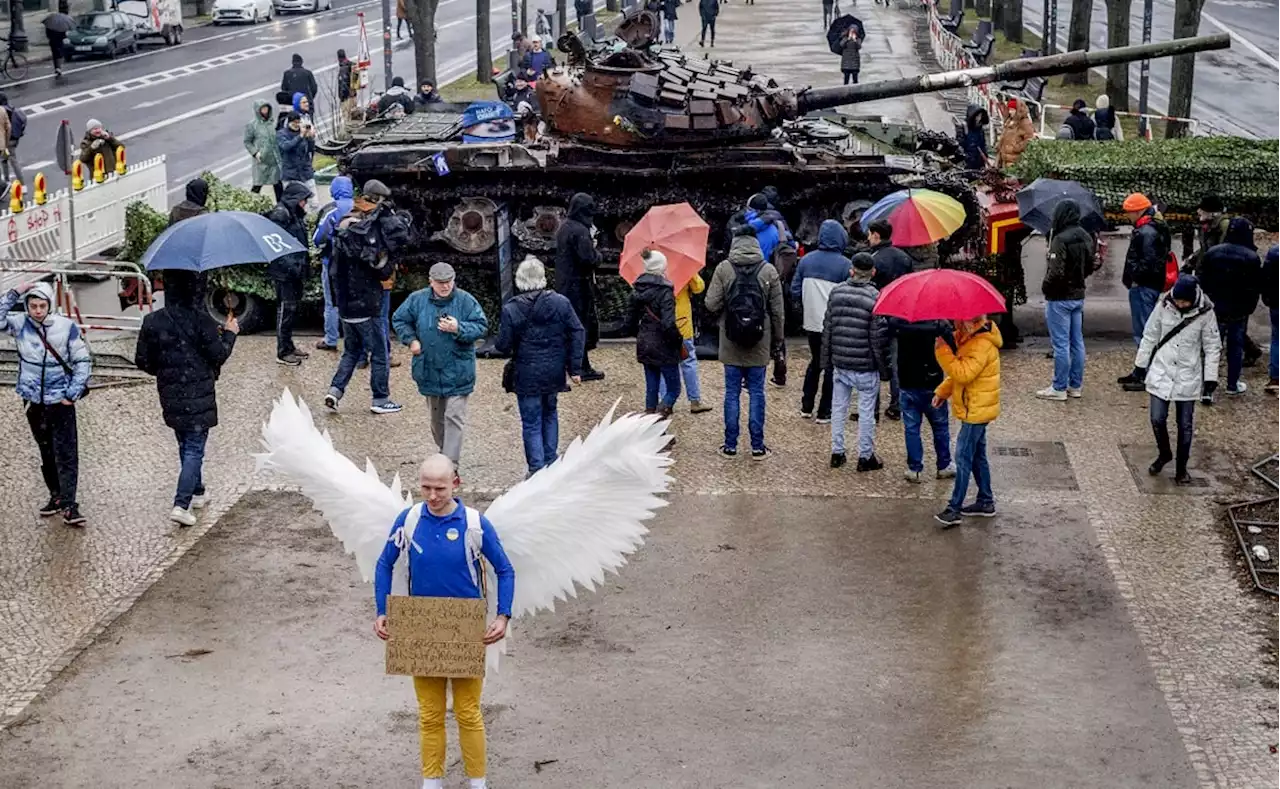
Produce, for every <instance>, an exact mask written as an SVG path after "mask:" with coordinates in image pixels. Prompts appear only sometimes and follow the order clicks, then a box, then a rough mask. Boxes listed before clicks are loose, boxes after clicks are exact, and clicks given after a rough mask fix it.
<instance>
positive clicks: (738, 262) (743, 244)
mask: <svg viewBox="0 0 1280 789" xmlns="http://www.w3.org/2000/svg"><path fill="white" fill-rule="evenodd" d="M762 263H763V265H760V264H762ZM757 265H759V266H760V271H759V272H758V273H757V274H756V280H757V281H758V282H759V283H760V290H761V291H762V292H763V293H764V311H765V321H764V337H763V338H761V340H760V342H758V343H756V344H755V345H752V346H743V345H738V344H737V343H735V342H734V341H733V340H731V339H729V335H728V333H727V332H726V331H725V327H724V324H725V322H724V321H720V362H721V363H722V364H725V365H730V366H733V367H764V366H766V365H768V364H769V359H770V358H771V354H772V352H773V350H774V347H775V346H776V345H779V344H781V343H782V340H783V337H784V336H785V332H786V323H785V321H786V315H785V310H784V307H785V305H784V303H783V302H784V301H785V299H784V298H783V295H782V290H783V288H782V278H781V277H779V276H778V270H777V269H776V268H774V267H773V264H772V263H768V262H766V261H765V260H764V257H763V256H762V255H761V254H760V244H759V243H757V242H756V239H755V237H753V236H738V237H737V238H735V239H734V240H733V245H732V246H730V247H729V256H728V257H727V258H726V259H724V260H722V261H720V263H719V264H718V265H717V266H716V270H715V273H714V274H712V275H711V282H710V284H708V285H707V292H706V296H705V297H704V301H703V303H704V304H705V306H706V308H707V311H708V312H710V313H712V314H713V315H719V314H720V313H721V312H723V311H724V309H725V307H726V306H727V305H728V301H729V295H730V290H731V288H732V286H733V282H734V280H735V279H737V278H738V277H739V276H745V275H746V272H749V271H751V270H752V269H754V268H755V267H756V266H757Z"/></svg>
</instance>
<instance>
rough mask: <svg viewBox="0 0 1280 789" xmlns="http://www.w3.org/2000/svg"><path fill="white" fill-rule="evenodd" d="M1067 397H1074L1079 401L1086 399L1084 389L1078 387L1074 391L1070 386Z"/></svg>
mask: <svg viewBox="0 0 1280 789" xmlns="http://www.w3.org/2000/svg"><path fill="white" fill-rule="evenodd" d="M1067 397H1074V398H1075V399H1077V400H1079V399H1080V398H1081V397H1084V387H1082V386H1078V387H1076V388H1075V389H1072V388H1071V387H1070V386H1068V387H1067Z"/></svg>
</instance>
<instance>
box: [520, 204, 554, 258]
mask: <svg viewBox="0 0 1280 789" xmlns="http://www.w3.org/2000/svg"><path fill="white" fill-rule="evenodd" d="M564 218H565V209H564V207H563V206H547V205H539V206H534V208H533V216H531V217H529V218H528V219H525V220H523V221H516V222H512V223H511V233H512V235H514V236H515V237H516V240H517V241H519V242H520V246H522V247H524V248H525V249H527V250H529V251H530V252H550V251H551V250H553V249H555V248H556V231H557V230H559V229H560V225H561V224H562V223H563V222H564ZM546 262H550V261H546Z"/></svg>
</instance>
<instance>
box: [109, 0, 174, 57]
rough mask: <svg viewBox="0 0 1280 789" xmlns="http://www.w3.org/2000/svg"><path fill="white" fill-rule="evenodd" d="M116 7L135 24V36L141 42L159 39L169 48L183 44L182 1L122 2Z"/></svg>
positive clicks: (134, 0)
mask: <svg viewBox="0 0 1280 789" xmlns="http://www.w3.org/2000/svg"><path fill="white" fill-rule="evenodd" d="M116 7H117V8H118V9H119V10H120V12H121V13H123V14H124V15H125V18H126V19H128V20H129V21H130V22H133V34H134V36H136V37H137V38H138V40H139V41H142V42H143V43H146V39H148V38H159V39H163V40H164V43H165V44H166V45H167V46H174V45H175V44H181V43H182V3H181V0H120V3H119V5H118V6H116Z"/></svg>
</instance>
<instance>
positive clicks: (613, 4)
mask: <svg viewBox="0 0 1280 789" xmlns="http://www.w3.org/2000/svg"><path fill="white" fill-rule="evenodd" d="M618 8H619V6H618V0H604V10H606V11H613V12H614V13H617V12H618Z"/></svg>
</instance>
